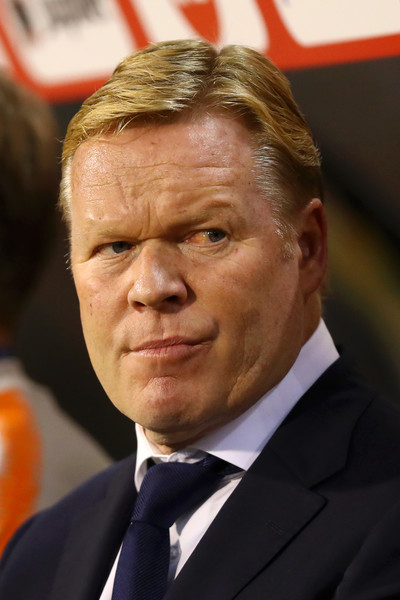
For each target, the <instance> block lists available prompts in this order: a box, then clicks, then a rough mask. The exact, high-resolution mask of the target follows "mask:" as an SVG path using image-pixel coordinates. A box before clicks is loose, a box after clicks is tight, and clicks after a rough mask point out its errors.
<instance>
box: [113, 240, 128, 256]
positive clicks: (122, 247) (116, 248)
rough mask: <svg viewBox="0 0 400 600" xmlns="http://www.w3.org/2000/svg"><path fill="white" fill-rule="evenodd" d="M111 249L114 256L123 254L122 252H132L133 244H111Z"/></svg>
mask: <svg viewBox="0 0 400 600" xmlns="http://www.w3.org/2000/svg"><path fill="white" fill-rule="evenodd" d="M111 248H112V250H113V252H114V254H121V253H122V252H126V250H130V249H131V248H132V244H130V243H129V242H113V243H112V244H111Z"/></svg>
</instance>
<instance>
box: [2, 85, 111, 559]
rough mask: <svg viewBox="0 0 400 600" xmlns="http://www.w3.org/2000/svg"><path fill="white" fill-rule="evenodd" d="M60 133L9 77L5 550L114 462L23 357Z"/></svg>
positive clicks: (51, 208)
mask: <svg viewBox="0 0 400 600" xmlns="http://www.w3.org/2000/svg"><path fill="white" fill-rule="evenodd" d="M56 134H57V132H56V124H55V121H54V118H53V116H52V114H51V111H50V109H49V108H48V107H47V106H46V105H45V104H44V103H43V102H42V101H41V100H40V99H39V98H37V97H36V96H34V95H33V94H31V93H30V92H28V91H27V90H25V89H24V88H22V87H21V86H19V85H18V84H16V83H14V82H13V81H12V80H11V79H10V78H9V77H8V76H7V75H5V74H4V73H0V289H1V293H0V551H1V550H2V548H3V547H4V545H5V543H6V542H7V541H8V539H9V537H10V536H11V535H12V534H13V532H14V531H15V529H16V528H17V527H18V526H19V525H20V524H21V522H22V521H23V520H24V519H26V518H27V517H28V516H29V515H30V514H31V513H32V512H34V511H35V510H37V509H40V508H44V507H45V506H48V505H49V504H52V503H54V502H55V501H56V500H57V499H59V498H60V497H61V496H63V495H64V494H66V493H67V492H68V491H69V490H71V489H72V488H73V487H75V486H76V485H78V483H80V482H81V481H83V480H84V479H85V478H87V477H89V475H91V474H94V473H95V472H97V471H98V470H100V469H102V468H104V467H106V466H107V465H108V464H109V462H110V461H109V459H108V458H107V456H106V454H105V452H103V450H102V449H101V448H100V447H98V446H97V444H96V443H95V442H94V441H92V440H91V439H90V438H89V436H88V435H86V433H84V431H83V430H81V428H80V427H78V426H77V425H75V424H74V423H73V422H72V420H71V419H70V418H69V417H67V415H65V414H64V413H63V412H62V411H61V410H60V409H59V407H58V406H57V404H56V402H55V400H54V399H53V397H52V395H51V393H50V392H49V390H47V389H45V388H44V387H41V386H39V385H37V384H36V383H35V382H33V381H32V380H31V379H30V378H29V377H28V376H27V375H26V373H25V372H24V369H23V366H22V364H21V363H20V361H19V359H18V358H17V357H16V356H15V354H14V341H15V335H16V331H17V328H18V323H19V318H20V315H21V312H22V310H23V308H24V306H25V302H26V301H27V299H28V298H29V294H30V292H31V290H32V287H33V286H34V284H35V283H36V281H37V279H38V277H39V275H40V273H41V269H42V266H43V263H44V260H45V258H46V255H47V253H48V251H49V249H50V245H51V242H52V240H53V238H54V234H55V213H56V211H55V205H56V198H57V187H58V181H59V168H58V164H57V149H58V147H57V137H56ZM37 343H40V340H38V341H37Z"/></svg>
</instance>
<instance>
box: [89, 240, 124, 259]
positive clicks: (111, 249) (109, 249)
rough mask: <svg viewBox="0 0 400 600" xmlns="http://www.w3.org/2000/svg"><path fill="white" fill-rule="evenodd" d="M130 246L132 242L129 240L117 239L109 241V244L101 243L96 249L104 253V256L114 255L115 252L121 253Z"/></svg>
mask: <svg viewBox="0 0 400 600" xmlns="http://www.w3.org/2000/svg"><path fill="white" fill-rule="evenodd" d="M131 248H132V244H131V243H130V242H123V241H118V242H111V243H109V244H103V245H102V246H99V248H98V250H97V251H98V252H100V253H101V254H105V255H106V256H115V255H116V254H122V253H123V252H126V251H127V250H130V249H131Z"/></svg>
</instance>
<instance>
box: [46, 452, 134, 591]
mask: <svg viewBox="0 0 400 600" xmlns="http://www.w3.org/2000/svg"><path fill="white" fill-rule="evenodd" d="M134 467H135V462H134V459H129V460H128V461H124V463H123V464H122V465H121V467H120V468H119V469H118V471H117V472H116V474H115V475H114V477H113V478H112V480H111V482H110V484H109V486H108V491H107V493H106V494H105V496H104V498H102V499H101V500H100V501H98V502H96V503H95V504H94V505H93V506H91V507H90V508H88V509H86V510H85V511H84V512H81V513H80V514H79V515H78V516H77V517H76V519H75V521H74V523H73V526H72V527H71V530H70V533H69V535H68V538H67V540H66V543H65V548H64V552H63V555H62V557H61V560H60V567H59V569H58V572H57V575H56V578H55V582H54V587H53V590H52V595H51V600H71V598H73V599H74V600H98V599H99V597H100V594H101V591H102V588H103V586H104V584H105V581H106V579H107V576H108V574H109V572H110V570H111V567H112V565H113V562H114V560H115V557H116V555H117V552H118V550H119V547H120V544H121V541H122V538H123V536H124V533H125V530H126V528H127V525H128V523H129V518H130V515H131V513H132V509H133V506H134V501H135V498H136V490H135V485H134V480H133V475H134Z"/></svg>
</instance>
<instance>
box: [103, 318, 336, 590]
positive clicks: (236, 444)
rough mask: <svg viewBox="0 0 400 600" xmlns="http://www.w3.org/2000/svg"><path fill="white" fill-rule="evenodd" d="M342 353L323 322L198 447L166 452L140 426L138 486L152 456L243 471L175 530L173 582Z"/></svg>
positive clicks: (226, 480)
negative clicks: (278, 373)
mask: <svg viewBox="0 0 400 600" xmlns="http://www.w3.org/2000/svg"><path fill="white" fill-rule="evenodd" d="M338 356H339V354H338V352H337V350H336V348H335V346H334V343H333V341H332V338H331V336H330V334H329V332H328V330H327V328H326V326H325V324H324V322H323V321H321V322H320V324H319V326H318V328H317V330H316V331H315V332H314V334H313V335H312V336H311V338H310V339H309V340H308V341H307V342H306V344H305V345H304V346H303V348H302V349H301V351H300V353H299V355H298V357H297V359H296V362H295V363H294V365H293V366H292V368H291V369H290V371H289V372H288V373H287V374H286V376H285V377H284V378H283V379H282V380H281V381H280V382H279V383H278V384H277V385H276V386H275V387H274V388H273V389H272V390H270V391H269V392H267V393H266V394H265V395H264V396H263V397H262V398H260V400H259V401H258V402H256V404H254V405H253V406H252V407H251V408H249V409H248V410H247V411H246V412H245V413H243V414H242V415H240V416H239V417H238V418H236V419H234V420H233V421H230V422H229V423H227V424H226V425H224V426H223V427H220V428H219V429H217V430H215V431H213V432H211V433H209V434H208V435H206V436H204V437H203V438H201V439H200V440H198V441H197V442H196V444H195V446H193V447H188V448H186V449H185V450H180V451H178V452H173V453H172V454H169V455H161V454H159V453H158V451H157V449H156V448H155V447H154V446H153V444H151V442H149V440H148V439H147V438H146V436H145V434H144V431H143V428H142V427H141V426H140V425H136V434H137V440H138V450H137V458H136V470H135V485H136V488H137V489H138V490H139V489H140V486H141V483H142V481H143V478H144V476H145V474H146V470H147V460H148V459H149V458H152V459H153V460H154V461H155V462H160V461H166V462H170V461H187V462H194V461H197V460H201V458H203V457H204V455H205V453H208V454H213V455H214V456H217V457H219V458H222V459H224V460H226V461H227V462H229V463H232V464H233V465H235V466H237V467H239V469H241V471H240V472H239V473H237V474H234V475H229V476H227V477H225V478H224V479H223V480H222V482H221V484H220V486H219V488H218V489H217V491H216V492H214V494H212V496H210V498H208V499H207V500H206V501H205V502H204V503H203V504H201V505H200V506H199V507H196V508H195V509H194V510H193V511H191V512H189V513H187V514H185V515H183V516H182V517H180V518H179V519H178V520H177V522H176V523H175V524H174V525H173V526H172V527H171V529H170V541H171V552H170V570H169V579H170V581H171V580H172V579H173V578H174V577H176V576H177V574H178V573H179V571H180V570H181V569H182V567H183V565H184V564H185V562H186V561H187V559H188V558H189V556H190V554H191V553H192V552H193V550H194V549H195V547H196V546H197V544H198V543H199V541H200V539H201V538H202V536H203V535H204V533H205V532H206V530H207V529H208V527H209V526H210V524H211V522H212V521H213V519H214V518H215V516H216V515H217V513H218V512H219V510H220V509H221V507H222V506H223V504H224V503H225V502H226V500H227V499H228V497H229V496H230V495H231V493H232V492H233V490H234V489H235V487H236V486H237V485H238V484H239V482H240V480H241V478H242V477H243V474H244V472H245V471H247V469H248V468H249V467H250V466H251V465H252V463H253V462H254V461H255V460H256V458H257V457H258V456H259V454H260V452H261V450H262V449H263V448H264V446H265V445H266V444H267V442H268V441H269V439H270V438H271V437H272V435H273V434H274V432H275V431H276V429H277V428H278V427H279V425H280V424H281V423H282V421H283V420H284V419H285V417H286V416H287V415H288V413H289V412H290V411H291V409H292V408H293V407H294V405H295V404H296V403H297V402H298V400H300V398H301V397H302V396H303V394H304V393H305V392H306V391H307V390H308V389H309V388H310V387H311V386H312V384H313V383H314V382H315V381H316V380H317V379H318V378H319V377H320V375H322V373H323V372H324V371H326V369H327V368H328V367H329V366H330V365H331V364H332V363H333V362H334V361H335V360H336V359H337V358H338ZM118 557H119V555H118V556H117V558H116V560H115V563H114V566H113V567H112V570H111V572H110V574H109V577H108V580H107V582H106V585H105V587H104V589H103V593H102V594H101V596H100V600H111V596H112V587H113V583H114V578H115V571H116V568H117V562H118Z"/></svg>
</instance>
